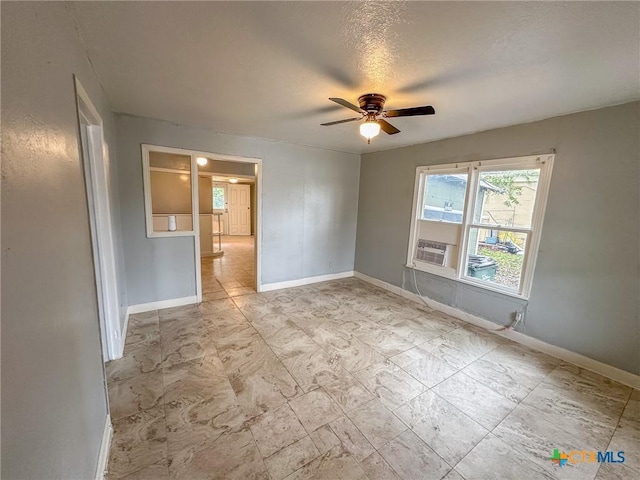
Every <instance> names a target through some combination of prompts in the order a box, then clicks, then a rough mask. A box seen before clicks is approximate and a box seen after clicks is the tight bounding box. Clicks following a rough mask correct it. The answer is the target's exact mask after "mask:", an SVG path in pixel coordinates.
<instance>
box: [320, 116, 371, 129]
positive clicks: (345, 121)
mask: <svg viewBox="0 0 640 480" xmlns="http://www.w3.org/2000/svg"><path fill="white" fill-rule="evenodd" d="M361 118H362V117H353V118H347V119H346V120H337V121H335V122H327V123H321V124H320V125H322V126H323V127H328V126H330V125H338V124H339V123H347V122H355V121H356V120H360V119H361Z"/></svg>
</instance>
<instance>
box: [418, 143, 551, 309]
mask: <svg viewBox="0 0 640 480" xmlns="http://www.w3.org/2000/svg"><path fill="white" fill-rule="evenodd" d="M553 160H554V155H541V156H532V157H519V158H511V159H501V160H491V161H484V162H468V163H460V164H455V165H441V166H430V167H418V169H417V171H416V188H415V198H414V214H413V217H412V222H411V236H410V246H409V252H408V257H407V263H408V266H415V268H417V269H419V270H423V271H426V272H430V273H434V274H436V275H441V276H445V277H448V278H452V279H455V280H458V281H462V282H466V283H472V284H475V285H478V286H480V287H483V288H487V289H490V290H495V291H500V292H502V293H506V294H510V295H515V296H518V297H525V298H526V297H528V295H529V292H530V290H531V282H532V280H533V271H534V268H535V262H536V255H537V251H538V245H539V242H540V233H541V230H542V220H543V217H544V209H545V205H546V200H547V192H548V190H549V183H550V180H551V169H552V165H553Z"/></svg>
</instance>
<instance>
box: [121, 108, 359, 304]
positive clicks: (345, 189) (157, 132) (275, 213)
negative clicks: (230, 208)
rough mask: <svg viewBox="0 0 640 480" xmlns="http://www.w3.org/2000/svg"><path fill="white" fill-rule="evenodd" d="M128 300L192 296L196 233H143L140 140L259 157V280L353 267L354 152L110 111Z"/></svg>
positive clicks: (356, 163) (356, 168) (356, 165)
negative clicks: (155, 235)
mask: <svg viewBox="0 0 640 480" xmlns="http://www.w3.org/2000/svg"><path fill="white" fill-rule="evenodd" d="M116 129H117V139H118V161H119V165H118V171H119V180H120V202H121V203H120V206H121V211H122V227H123V245H124V254H125V260H126V269H127V292H128V295H129V303H130V304H131V305H135V304H140V303H148V302H155V301H159V300H166V299H171V298H180V297H185V296H190V295H195V271H194V260H193V259H194V239H193V238H192V237H178V238H152V239H149V238H146V234H145V223H144V198H143V189H142V162H141V153H140V144H141V143H149V144H153V145H164V146H170V147H178V148H186V149H194V150H199V151H205V152H213V153H221V154H230V155H240V156H248V157H258V158H262V159H263V183H262V186H263V191H262V193H261V195H262V228H263V231H262V235H263V236H262V283H263V284H267V283H273V282H282V281H286V280H295V279H299V278H305V277H311V276H316V275H324V274H330V273H338V272H344V271H350V270H353V264H354V255H355V234H356V216H357V202H358V175H359V168H360V156H359V155H354V154H348V153H340V152H334V151H330V150H323V149H318V148H312V147H305V146H301V145H293V144H288V143H284V142H275V141H268V140H262V139H256V138H249V137H239V136H234V135H226V134H220V133H214V132H211V131H209V130H206V129H201V128H195V127H186V126H180V125H175V124H172V123H169V122H163V121H158V120H151V119H146V118H139V117H132V116H129V115H117V116H116Z"/></svg>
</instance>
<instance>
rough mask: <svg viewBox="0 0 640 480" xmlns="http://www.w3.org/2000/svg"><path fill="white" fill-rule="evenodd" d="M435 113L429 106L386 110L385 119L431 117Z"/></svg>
mask: <svg viewBox="0 0 640 480" xmlns="http://www.w3.org/2000/svg"><path fill="white" fill-rule="evenodd" d="M435 113H436V111H435V109H434V108H433V107H432V106H431V105H425V106H424V107H413V108H401V109H400V110H387V111H386V112H384V116H385V117H412V116H414V115H433V114H435Z"/></svg>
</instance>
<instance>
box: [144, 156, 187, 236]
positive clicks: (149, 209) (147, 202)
mask: <svg viewBox="0 0 640 480" xmlns="http://www.w3.org/2000/svg"><path fill="white" fill-rule="evenodd" d="M150 152H158V153H172V154H175V155H182V156H185V157H191V166H190V170H189V172H188V173H189V175H190V177H189V180H190V182H191V214H190V215H191V230H176V231H173V232H164V231H162V232H156V231H154V229H153V206H152V202H151V172H152V171H159V172H168V173H185V174H186V173H187V171H186V170H185V171H180V170H173V169H167V168H151V167H150V165H149V153H150ZM197 158H198V157H197V154H195V153H193V152H189V151H185V150H182V149H179V148H170V147H160V146H156V145H148V144H145V143H143V144H142V179H143V189H144V211H145V223H146V228H147V238H161V237H195V236H196V233H197V232H198V230H199V225H198V221H199V219H200V215H199V213H200V212H199V202H198V163H197V160H196V159H197Z"/></svg>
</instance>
